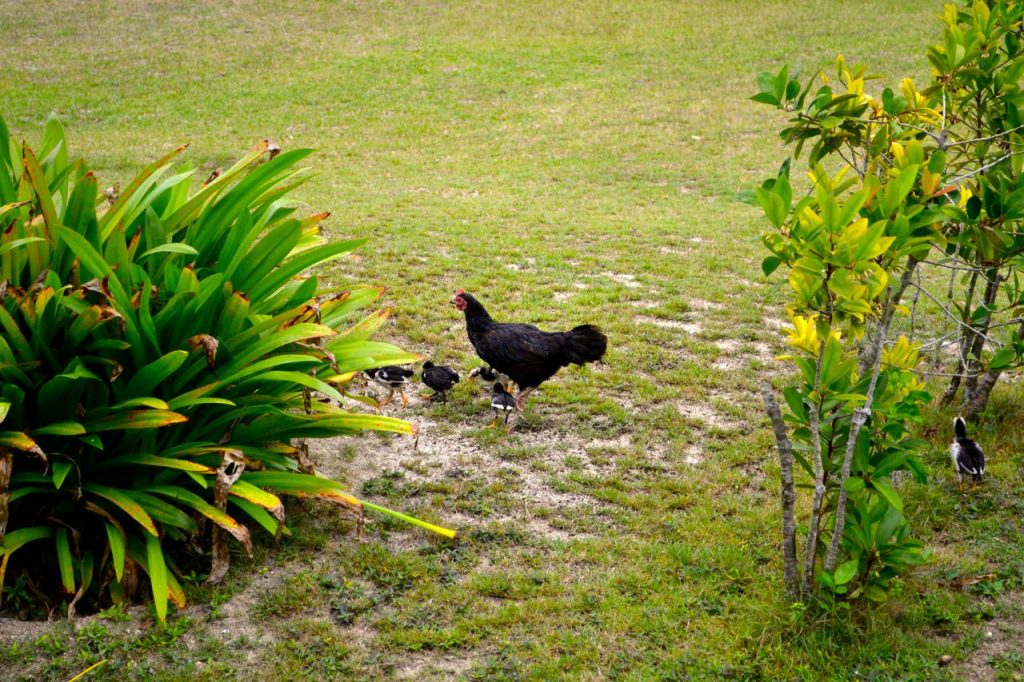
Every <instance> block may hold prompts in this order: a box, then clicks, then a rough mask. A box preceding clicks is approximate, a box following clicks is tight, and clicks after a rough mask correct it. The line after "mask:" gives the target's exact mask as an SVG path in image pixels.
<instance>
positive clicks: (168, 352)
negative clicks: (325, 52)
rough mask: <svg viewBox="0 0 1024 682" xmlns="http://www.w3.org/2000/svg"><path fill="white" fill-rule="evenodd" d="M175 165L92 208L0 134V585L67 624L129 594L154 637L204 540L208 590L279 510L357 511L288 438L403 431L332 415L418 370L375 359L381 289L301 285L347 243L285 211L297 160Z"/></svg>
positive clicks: (49, 165)
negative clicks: (15, 581) (370, 373)
mask: <svg viewBox="0 0 1024 682" xmlns="http://www.w3.org/2000/svg"><path fill="white" fill-rule="evenodd" d="M183 149H184V147H179V148H178V149H175V150H174V151H172V152H171V153H169V154H168V155H167V156H165V157H164V158H162V159H160V160H158V161H156V162H155V163H153V164H152V165H150V166H149V167H147V168H146V169H145V170H144V171H143V172H142V173H140V174H139V175H138V176H137V177H136V178H135V179H134V180H132V181H131V182H130V183H129V184H128V185H127V186H126V187H125V188H124V189H123V190H122V191H120V192H119V191H118V189H117V188H116V187H115V188H111V189H109V190H107V191H106V192H102V193H101V192H100V191H99V186H98V184H97V179H96V177H95V176H94V175H93V173H92V172H90V171H89V169H88V167H87V166H86V164H85V162H84V161H82V160H74V161H72V160H71V158H70V156H69V154H68V149H67V145H66V141H65V136H64V132H63V129H62V128H61V126H60V124H59V122H57V121H56V120H50V121H49V122H48V124H47V126H46V130H45V134H44V137H43V141H42V145H41V147H40V148H39V152H38V154H37V153H35V152H33V151H32V150H31V149H29V148H28V147H27V146H21V145H17V144H15V143H14V140H13V139H11V138H10V136H9V134H8V131H7V129H6V127H5V125H4V123H3V121H2V120H0V329H2V330H3V334H2V335H0V377H2V382H3V383H2V387H0V556H2V559H0V586H2V581H3V577H4V574H5V573H7V572H11V571H21V572H22V573H23V574H24V575H27V576H28V577H29V578H30V580H31V582H32V586H33V589H34V591H35V592H36V593H37V594H43V595H47V597H48V598H50V596H51V595H54V594H61V593H62V594H63V599H65V600H68V601H69V611H70V612H71V613H73V612H74V610H75V608H76V606H79V607H81V606H82V605H88V606H89V607H90V608H98V607H100V606H102V605H104V604H107V603H109V602H111V601H121V600H124V599H126V598H128V597H130V596H131V595H132V593H133V592H134V591H135V590H136V586H137V585H138V584H139V582H140V580H139V578H140V577H143V576H145V577H146V578H148V583H149V585H150V588H151V592H152V596H153V600H154V602H155V606H156V611H157V614H158V616H159V617H160V618H161V619H163V618H164V617H165V615H166V611H167V602H168V600H170V601H172V602H174V603H176V604H177V605H178V606H181V605H183V604H184V594H183V591H182V588H181V586H180V584H179V581H178V577H177V576H179V575H183V574H184V572H179V567H178V564H179V563H182V562H183V560H184V559H185V558H186V557H187V556H188V549H187V548H189V547H195V546H197V544H198V543H197V542H196V541H197V540H199V539H201V538H203V537H204V536H205V534H204V533H203V530H204V527H209V528H210V529H211V533H210V535H212V540H211V542H212V566H211V567H210V572H209V579H210V580H211V581H215V580H218V579H219V578H221V577H223V575H224V573H225V572H226V570H227V562H228V556H229V552H228V546H227V538H228V537H232V538H234V539H235V540H236V541H237V542H238V543H239V544H241V545H242V546H243V547H244V548H246V549H247V550H250V551H251V538H250V531H249V526H252V525H253V524H255V526H256V527H260V528H263V529H264V530H266V532H267V533H269V534H270V535H271V536H279V535H280V534H281V533H282V532H287V529H286V528H285V527H284V525H283V522H284V510H283V507H282V504H281V499H280V498H279V497H278V494H287V495H299V496H311V497H319V498H324V499H327V500H331V501H333V502H336V503H338V504H340V505H342V506H343V507H344V508H345V509H347V510H350V511H353V512H358V511H359V510H360V508H361V503H360V502H359V501H358V500H357V499H355V498H353V497H352V496H350V495H348V494H346V493H345V492H344V491H343V490H342V489H341V486H340V484H338V483H337V482H335V481H331V480H328V479H325V478H321V477H319V476H317V475H315V473H314V470H313V467H312V465H311V464H310V463H309V462H308V461H307V459H306V458H305V456H304V455H303V452H302V450H300V449H298V448H296V447H294V446H293V445H292V444H291V441H292V440H293V439H304V438H315V437H326V436H336V435H347V434H356V433H359V432H361V431H365V430H377V431H391V432H396V433H410V432H411V430H412V427H411V426H410V424H408V423H407V422H404V421H401V420H397V419H393V418H388V417H382V416H378V415H374V414H360V413H353V412H348V411H346V410H345V409H343V407H342V405H343V404H344V403H345V401H346V400H347V397H346V395H347V394H346V388H347V385H348V382H349V381H350V379H351V378H352V377H353V376H354V375H355V374H356V373H357V372H359V371H360V370H363V369H366V368H371V367H376V366H381V365H385V364H392V363H404V362H410V361H412V360H415V359H416V358H417V356H415V355H412V354H409V353H406V352H404V351H402V350H400V349H399V348H396V347H395V346H392V345H389V344H385V343H379V342H374V341H371V340H370V337H371V336H372V335H373V333H374V332H375V331H376V330H378V329H379V328H380V326H381V325H382V324H383V323H384V321H385V320H386V318H387V316H388V312H387V311H380V312H374V313H370V314H369V315H367V314H366V312H365V310H364V309H365V308H366V307H367V306H368V305H370V304H371V303H372V302H373V301H375V300H376V299H377V298H378V297H379V295H380V293H381V289H379V288H375V287H370V286H348V287H340V286H325V285H323V284H322V283H321V282H320V280H319V279H318V278H317V277H316V276H308V275H304V274H303V273H305V272H306V271H308V270H309V269H310V268H312V267H314V266H316V265H318V264H321V263H324V262H326V261H329V260H332V259H336V258H338V257H341V256H343V255H345V254H347V253H349V252H350V251H351V250H352V249H354V248H356V247H357V246H359V245H360V244H361V243H362V242H363V240H361V239H358V240H350V241H341V242H326V241H325V240H324V239H323V238H322V237H321V236H320V233H319V223H320V221H321V220H323V219H324V218H325V217H326V216H327V214H318V215H313V216H309V217H300V216H299V215H298V213H297V210H296V206H295V204H294V203H292V202H289V201H288V195H289V193H290V192H291V191H292V190H294V189H295V188H296V187H298V186H299V185H301V184H302V183H303V182H304V180H305V178H306V177H308V174H307V173H306V172H305V171H304V170H301V169H298V168H297V167H296V164H298V163H299V162H300V161H302V160H303V159H305V158H306V157H307V156H308V155H309V153H310V151H309V150H293V151H284V152H281V151H280V150H278V149H277V148H276V147H273V146H271V145H269V144H268V143H266V142H264V143H263V144H261V145H259V146H257V148H256V149H255V150H253V151H252V152H250V153H249V154H247V155H246V156H244V157H243V158H242V159H240V160H239V161H238V162H237V163H236V164H235V165H234V166H232V167H231V168H229V169H228V170H226V171H224V172H222V173H220V174H219V175H218V174H216V173H215V174H214V175H212V176H211V177H210V178H209V179H208V180H207V181H206V182H205V183H203V185H202V186H200V187H198V188H194V187H193V177H194V175H195V174H194V172H193V170H192V169H191V168H188V167H184V168H178V169H174V168H173V166H174V163H175V159H177V157H178V156H179V154H180V153H181V152H182V151H183Z"/></svg>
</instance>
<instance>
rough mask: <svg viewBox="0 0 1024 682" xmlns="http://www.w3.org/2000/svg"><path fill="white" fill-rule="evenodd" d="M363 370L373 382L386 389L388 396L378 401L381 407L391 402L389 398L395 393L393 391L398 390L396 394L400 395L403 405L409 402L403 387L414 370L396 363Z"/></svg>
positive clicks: (413, 373)
mask: <svg viewBox="0 0 1024 682" xmlns="http://www.w3.org/2000/svg"><path fill="white" fill-rule="evenodd" d="M364 371H365V372H366V376H368V377H369V378H370V379H371V380H373V382H374V383H376V384H377V385H378V386H383V387H384V388H386V389H388V396H387V397H386V398H384V400H383V402H381V403H380V405H381V407H384V406H385V405H387V404H388V403H389V402H391V398H392V397H393V396H394V395H395V391H398V395H400V396H402V404H403V405H408V404H409V399H408V398H406V397H405V391H404V390H403V389H404V388H405V387H406V386H407V385H408V384H409V379H411V378H412V377H413V376H414V375H415V374H416V372H414V371H412V370H411V369H406V368H404V367H398V366H396V365H388V366H387V367H378V368H377V369H367V370H364Z"/></svg>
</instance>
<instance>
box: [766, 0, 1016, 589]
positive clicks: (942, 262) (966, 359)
mask: <svg viewBox="0 0 1024 682" xmlns="http://www.w3.org/2000/svg"><path fill="white" fill-rule="evenodd" d="M943 24H944V29H943V38H942V42H940V43H938V44H936V45H934V46H932V47H931V48H930V49H929V50H928V59H929V61H930V63H931V65H932V67H933V82H932V83H931V84H930V85H929V87H927V88H926V89H924V90H919V89H918V88H917V87H916V86H915V84H914V83H913V81H911V80H910V79H904V80H903V81H902V83H901V85H900V88H899V89H898V91H897V90H893V89H890V88H885V89H884V90H882V92H881V93H880V95H878V96H871V95H869V94H866V93H865V82H866V81H867V80H868V78H869V77H868V75H867V71H866V68H865V67H863V66H858V67H855V68H852V69H851V68H849V67H848V66H847V65H846V63H845V61H844V60H843V58H842V57H839V58H838V59H837V60H836V68H835V75H834V77H833V78H829V77H827V76H825V75H822V77H821V84H820V86H819V88H818V89H817V90H816V91H815V92H814V93H813V95H812V94H811V89H812V87H813V83H814V81H815V80H816V79H814V78H812V79H811V81H809V82H808V83H807V85H806V86H804V87H802V86H801V83H800V82H799V80H797V79H796V78H791V77H790V76H789V71H788V69H787V68H783V69H782V70H781V71H780V72H779V73H777V74H767V73H766V74H762V75H761V76H760V78H759V85H760V92H758V93H757V94H756V95H755V96H754V98H753V99H754V100H756V101H758V102H762V103H766V104H770V105H772V106H775V107H778V108H780V109H783V110H785V111H790V112H795V116H794V117H793V118H792V119H791V120H790V125H789V126H787V127H786V128H785V129H784V130H782V132H781V136H782V139H783V140H785V141H786V142H787V143H789V144H791V145H793V147H794V151H793V156H792V158H796V157H798V156H800V154H801V152H802V151H803V148H804V147H805V145H808V144H809V145H810V151H809V153H808V158H809V165H810V168H811V173H810V181H811V190H810V191H809V192H808V194H807V195H806V196H804V197H803V198H801V199H799V200H797V201H795V202H794V200H793V189H792V186H791V183H790V177H789V176H790V164H791V161H792V159H788V160H787V161H786V162H785V163H784V164H783V166H782V169H781V171H780V173H779V174H778V177H776V178H772V179H770V180H768V181H767V182H765V183H764V184H763V185H762V187H761V188H759V189H758V190H757V192H756V195H755V196H756V201H757V203H759V204H760V205H761V206H762V207H763V209H764V211H765V213H766V215H767V216H768V219H769V221H770V222H771V224H772V226H773V228H774V229H773V231H772V232H770V233H769V234H767V235H765V237H764V242H765V245H766V246H767V247H768V249H769V250H770V251H771V252H772V255H771V256H769V257H768V258H766V259H765V261H764V265H763V267H764V271H765V273H766V274H771V273H772V272H774V271H775V270H777V269H779V268H780V267H781V268H784V269H785V270H786V271H787V281H788V284H789V286H790V289H791V291H792V297H791V299H790V304H789V308H790V312H791V315H792V319H793V324H794V326H793V329H792V330H791V332H790V344H791V345H792V346H793V347H794V348H795V349H796V353H795V355H794V356H793V357H792V358H791V360H792V361H793V362H794V363H795V364H796V366H797V367H798V368H799V369H800V378H801V381H800V382H798V383H797V384H795V385H792V386H787V387H785V388H784V390H783V394H784V396H785V399H786V400H785V402H786V405H787V407H788V412H787V413H786V414H785V415H784V416H783V414H782V413H781V411H780V410H779V408H778V406H777V404H776V402H775V400H774V398H773V397H772V395H771V390H770V387H766V389H765V404H766V407H767V409H768V412H769V414H770V416H771V417H772V421H773V423H774V426H775V434H776V438H777V441H778V444H779V453H780V458H781V462H782V467H783V476H782V478H783V495H782V499H783V514H784V523H783V526H784V533H785V535H786V537H785V538H784V544H783V548H784V554H785V562H786V576H787V586H788V587H789V589H790V591H791V592H792V593H793V594H794V595H801V594H806V593H807V592H808V591H809V590H811V589H813V587H814V584H815V583H814V580H813V578H814V573H815V566H816V562H817V561H818V559H819V558H822V555H823V570H822V571H821V574H820V582H821V583H823V584H825V585H826V586H829V587H830V588H832V589H833V590H834V591H835V592H837V593H850V594H860V593H863V594H864V595H865V596H867V597H869V598H873V599H882V598H884V597H885V594H886V587H887V585H888V581H889V580H891V579H892V577H894V576H895V575H896V574H897V573H898V572H899V570H901V569H902V568H903V567H905V566H907V565H909V564H913V563H916V562H918V561H920V560H921V552H920V545H919V544H918V543H916V542H915V541H913V540H910V539H909V537H908V528H907V526H906V522H905V521H904V520H903V518H902V503H901V501H900V498H899V495H898V494H897V493H896V491H895V490H893V488H892V486H891V485H890V484H889V481H888V477H889V475H890V474H891V473H893V472H894V471H898V470H900V469H909V470H910V471H912V472H913V473H914V474H915V476H916V477H917V478H919V479H923V478H924V471H923V469H922V466H921V463H920V461H919V460H918V459H917V457H916V456H914V454H913V452H914V451H915V450H916V449H917V448H918V447H919V446H921V445H923V444H921V443H919V442H917V441H915V440H913V439H912V438H910V436H909V433H908V430H907V428H908V424H910V423H912V422H913V421H915V420H917V419H918V416H919V409H920V405H921V404H922V403H923V402H924V401H926V400H928V399H929V395H928V393H927V392H925V391H924V387H923V385H922V384H921V383H920V381H919V380H918V379H917V378H916V377H915V372H916V371H917V365H918V351H919V349H920V348H922V344H921V343H920V342H918V341H916V340H913V339H908V338H907V337H906V336H899V338H897V339H896V340H895V341H891V340H890V337H891V336H892V334H891V331H892V329H893V326H894V325H898V324H899V318H900V317H901V316H904V315H905V314H906V313H908V312H909V313H911V314H910V316H909V318H910V320H911V323H910V325H909V327H910V333H911V334H912V335H913V334H914V333H915V332H916V331H917V330H916V328H915V325H914V320H915V315H914V314H913V313H914V312H916V305H917V301H918V296H919V294H924V296H925V297H926V299H929V300H931V301H933V302H934V303H935V304H937V306H938V310H940V311H941V314H942V315H943V317H944V319H945V320H947V324H953V325H954V330H953V332H951V333H950V332H946V331H944V330H940V331H939V332H938V333H934V330H933V333H932V338H930V339H928V345H929V346H931V347H932V348H933V349H934V350H935V352H936V355H937V356H941V351H942V349H943V348H944V347H945V346H947V345H950V344H955V345H956V348H957V351H958V352H957V361H956V362H957V366H956V369H955V371H954V372H952V375H951V380H950V383H949V385H948V387H947V390H946V392H945V395H944V396H943V397H944V401H945V402H947V403H948V402H951V401H952V400H953V399H954V398H955V397H956V395H957V392H958V391H959V389H960V388H961V387H963V389H964V395H963V403H964V404H963V408H964V410H965V412H966V413H967V414H969V415H974V414H977V413H978V412H980V411H981V410H983V409H984V407H985V405H986V404H987V401H988V397H989V395H990V393H991V390H992V387H993V386H994V385H995V383H996V381H997V380H998V378H999V376H1000V374H1001V373H1002V372H1003V371H1005V370H1006V369H1009V368H1012V367H1018V366H1021V365H1024V342H1022V336H1024V318H1021V316H1020V315H1019V310H1020V307H1021V306H1022V305H1024V283H1022V282H1021V280H1020V274H1019V270H1018V268H1019V265H1020V264H1021V262H1022V258H1024V230H1021V224H1022V221H1024V177H1022V169H1024V157H1022V156H1021V152H1022V150H1024V137H1022V135H1021V132H1022V131H1024V122H1022V113H1021V108H1022V107H1024V92H1022V91H1021V88H1020V79H1021V76H1022V75H1024V50H1022V38H1024V3H1020V2H1013V1H1011V2H999V3H996V4H994V5H991V6H990V5H987V4H986V3H984V2H973V3H969V4H967V5H965V6H963V7H961V8H957V7H956V6H954V5H946V7H945V12H944V15H943ZM836 166H839V167H840V168H839V170H838V172H835V168H836ZM828 168H832V169H833V171H832V172H833V173H834V174H830V172H829V170H828ZM936 268H942V269H944V270H948V271H949V273H950V277H949V284H948V285H947V289H946V293H945V296H944V297H943V296H941V295H936V294H934V293H932V292H931V291H929V289H928V288H927V283H928V282H930V281H933V280H934V279H935V278H934V277H933V276H932V275H933V273H934V269H936ZM929 269H930V270H929ZM923 270H925V273H924V275H922V271H923ZM957 275H960V281H959V284H958V282H957ZM909 288H913V289H914V292H915V293H914V298H913V301H914V304H913V305H914V310H913V311H911V310H908V308H907V306H905V305H904V303H903V299H904V294H905V292H906V291H907V290H908V289H909ZM1000 292H1002V293H1004V295H1005V303H1000V301H999V293H1000ZM886 344H889V345H888V346H887V345H886ZM786 422H788V423H789V425H791V426H792V432H791V433H790V432H789V431H788V430H787V427H786ZM793 461H796V462H797V463H799V464H800V465H801V467H802V468H803V469H804V470H805V471H807V472H808V474H809V475H811V476H812V477H813V480H814V494H813V499H812V502H811V518H810V524H809V530H808V533H807V538H806V545H805V554H804V562H803V570H802V572H801V573H800V575H799V576H797V571H796V570H795V565H796V541H795V522H794V518H793V517H794V509H793V508H794V504H795V492H794V490H793V486H794V483H793V476H792V471H791V468H792V463H793ZM823 529H824V530H831V537H830V539H829V542H828V543H827V549H826V543H823V542H822V541H821V540H820V535H821V533H822V530H823ZM847 557H848V558H847ZM843 559H845V561H844V562H843V563H842V564H840V563H839V562H840V561H841V560H843Z"/></svg>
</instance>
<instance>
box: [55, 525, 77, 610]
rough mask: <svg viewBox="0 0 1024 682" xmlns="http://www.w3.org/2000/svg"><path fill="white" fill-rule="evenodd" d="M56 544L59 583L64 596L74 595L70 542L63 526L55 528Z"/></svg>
mask: <svg viewBox="0 0 1024 682" xmlns="http://www.w3.org/2000/svg"><path fill="white" fill-rule="evenodd" d="M54 540H55V542H56V543H57V566H58V567H59V568H60V582H61V586H63V588H64V592H65V593H66V594H74V593H75V566H74V559H73V558H72V556H71V541H70V540H69V539H68V529H67V528H65V527H64V526H58V527H57V534H56V535H55V536H54Z"/></svg>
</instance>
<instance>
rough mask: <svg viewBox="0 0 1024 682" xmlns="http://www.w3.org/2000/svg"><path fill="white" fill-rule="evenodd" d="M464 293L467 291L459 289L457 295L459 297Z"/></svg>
mask: <svg viewBox="0 0 1024 682" xmlns="http://www.w3.org/2000/svg"><path fill="white" fill-rule="evenodd" d="M464 293H466V290H465V289H459V290H458V291H456V292H455V295H456V296H458V295H459V294H464Z"/></svg>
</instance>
